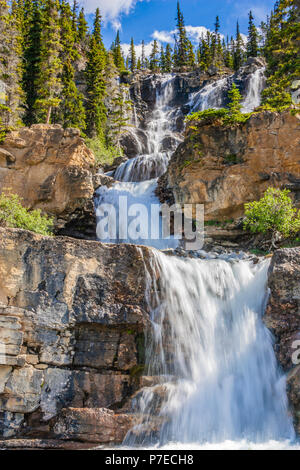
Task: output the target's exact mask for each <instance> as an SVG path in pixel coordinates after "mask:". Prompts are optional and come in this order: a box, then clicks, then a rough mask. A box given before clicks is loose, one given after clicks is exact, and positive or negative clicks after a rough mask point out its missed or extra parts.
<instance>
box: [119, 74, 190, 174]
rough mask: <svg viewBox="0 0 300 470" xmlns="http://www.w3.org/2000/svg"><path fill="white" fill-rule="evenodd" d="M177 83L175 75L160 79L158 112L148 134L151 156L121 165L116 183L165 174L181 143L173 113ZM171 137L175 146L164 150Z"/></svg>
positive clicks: (157, 100) (157, 89) (141, 157)
mask: <svg viewBox="0 0 300 470" xmlns="http://www.w3.org/2000/svg"><path fill="white" fill-rule="evenodd" d="M174 80H175V77H173V76H172V75H165V76H163V77H159V78H158V81H157V83H156V103H155V108H154V111H153V113H152V116H151V118H150V119H149V120H148V122H147V127H146V130H145V133H146V135H147V146H148V152H147V154H145V155H139V156H138V157H135V158H132V159H130V160H128V161H127V162H125V163H123V164H121V165H120V166H119V167H118V168H117V170H116V172H115V175H114V178H115V179H116V180H118V181H127V182H128V181H131V182H139V181H145V180H149V179H153V178H157V177H158V176H161V175H162V174H163V173H165V171H166V169H167V165H168V162H169V159H170V157H171V154H172V151H174V150H175V148H176V146H177V145H178V144H179V142H180V141H181V138H180V137H179V136H178V134H175V133H174V129H173V122H174V116H172V115H173V113H174V109H173V107H172V106H171V105H170V103H171V101H172V97H173V92H174ZM171 116H172V119H171ZM168 137H171V138H172V140H173V143H172V145H168V148H167V149H165V148H164V140H165V139H166V138H168Z"/></svg>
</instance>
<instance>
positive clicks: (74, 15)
mask: <svg viewBox="0 0 300 470" xmlns="http://www.w3.org/2000/svg"><path fill="white" fill-rule="evenodd" d="M77 11H78V2H77V0H73V10H72V30H73V32H74V33H75V36H77V21H78V20H77Z"/></svg>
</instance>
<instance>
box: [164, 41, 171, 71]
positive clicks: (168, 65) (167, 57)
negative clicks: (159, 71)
mask: <svg viewBox="0 0 300 470" xmlns="http://www.w3.org/2000/svg"><path fill="white" fill-rule="evenodd" d="M172 67H173V63H172V47H171V46H170V44H167V45H166V53H165V71H166V72H167V73H170V72H172Z"/></svg>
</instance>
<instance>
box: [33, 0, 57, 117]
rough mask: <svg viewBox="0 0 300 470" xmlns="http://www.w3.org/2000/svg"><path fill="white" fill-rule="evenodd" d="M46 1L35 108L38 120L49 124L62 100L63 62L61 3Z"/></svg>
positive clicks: (51, 0) (52, 0)
mask: <svg viewBox="0 0 300 470" xmlns="http://www.w3.org/2000/svg"><path fill="white" fill-rule="evenodd" d="M45 3H46V5H45V12H44V21H43V25H42V26H43V28H42V33H41V63H40V70H39V77H38V79H37V100H36V102H35V108H36V111H37V116H38V120H39V121H40V122H46V123H47V124H49V123H50V122H51V114H52V111H53V109H55V108H57V107H58V105H59V103H60V101H61V89H62V84H61V72H62V63H61V60H60V52H61V43H60V25H59V13H58V10H59V3H58V1H57V0H46V2H45Z"/></svg>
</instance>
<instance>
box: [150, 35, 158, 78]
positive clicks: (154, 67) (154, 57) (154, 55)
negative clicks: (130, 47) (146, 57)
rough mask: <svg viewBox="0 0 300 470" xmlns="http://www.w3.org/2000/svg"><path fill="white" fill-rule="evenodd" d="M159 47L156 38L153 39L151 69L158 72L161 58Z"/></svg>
mask: <svg viewBox="0 0 300 470" xmlns="http://www.w3.org/2000/svg"><path fill="white" fill-rule="evenodd" d="M158 53H159V48H158V44H157V41H156V39H154V41H153V46H152V51H151V54H150V69H151V70H152V71H153V72H156V71H157V70H158V69H159V58H158Z"/></svg>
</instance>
